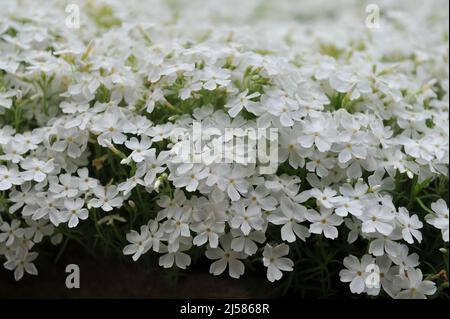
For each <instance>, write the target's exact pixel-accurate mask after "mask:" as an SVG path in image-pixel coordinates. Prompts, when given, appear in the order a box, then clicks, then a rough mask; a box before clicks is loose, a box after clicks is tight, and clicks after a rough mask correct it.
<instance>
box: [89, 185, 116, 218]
mask: <svg viewBox="0 0 450 319" xmlns="http://www.w3.org/2000/svg"><path fill="white" fill-rule="evenodd" d="M94 195H95V196H96V198H93V199H91V200H90V201H89V205H90V206H92V207H95V208H101V209H103V210H104V211H105V212H110V211H112V210H113V209H114V208H115V207H121V206H122V203H123V197H122V196H118V195H119V190H118V189H117V186H115V185H111V186H106V187H103V186H97V187H96V188H94Z"/></svg>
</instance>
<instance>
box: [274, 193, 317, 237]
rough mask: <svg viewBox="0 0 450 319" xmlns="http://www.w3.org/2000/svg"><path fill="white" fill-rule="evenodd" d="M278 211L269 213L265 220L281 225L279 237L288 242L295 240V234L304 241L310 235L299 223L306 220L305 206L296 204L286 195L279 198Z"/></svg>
mask: <svg viewBox="0 0 450 319" xmlns="http://www.w3.org/2000/svg"><path fill="white" fill-rule="evenodd" d="M280 202H281V204H280V213H281V214H278V213H275V214H270V215H269V216H268V217H267V220H268V221H269V222H271V223H272V224H275V225H283V227H281V239H282V240H285V241H287V242H289V243H293V242H295V240H296V236H297V237H298V238H300V239H301V240H303V241H305V240H306V238H307V237H309V236H310V233H309V231H308V228H307V227H305V226H303V225H301V224H300V223H301V222H304V221H305V220H306V218H305V216H306V214H307V211H306V208H305V207H304V206H302V205H300V204H297V203H295V202H293V201H292V200H290V199H289V198H287V197H282V198H281V201H280Z"/></svg>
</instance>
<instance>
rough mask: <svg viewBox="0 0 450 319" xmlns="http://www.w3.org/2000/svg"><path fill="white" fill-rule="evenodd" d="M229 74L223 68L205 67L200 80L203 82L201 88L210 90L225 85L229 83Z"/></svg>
mask: <svg viewBox="0 0 450 319" xmlns="http://www.w3.org/2000/svg"><path fill="white" fill-rule="evenodd" d="M229 78H230V74H229V73H228V71H227V70H225V69H219V68H211V67H207V68H206V69H205V71H204V72H203V77H202V78H201V80H202V81H203V82H204V83H203V88H204V89H206V90H208V91H212V90H215V89H216V88H217V87H218V86H219V87H221V86H227V85H228V84H229V83H230V80H229Z"/></svg>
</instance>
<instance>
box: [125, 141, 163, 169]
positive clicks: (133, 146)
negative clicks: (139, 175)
mask: <svg viewBox="0 0 450 319" xmlns="http://www.w3.org/2000/svg"><path fill="white" fill-rule="evenodd" d="M125 146H126V147H127V148H128V149H130V150H132V151H133V152H132V153H131V154H130V156H129V157H128V158H131V159H132V160H133V161H135V162H136V163H140V162H142V161H143V160H144V159H145V158H146V157H147V156H151V155H152V154H153V155H154V153H155V151H156V150H155V149H150V147H151V146H152V142H151V141H150V139H149V138H148V137H147V136H143V137H142V138H141V141H140V142H139V141H138V139H137V138H135V137H132V138H131V139H130V140H129V141H126V142H125Z"/></svg>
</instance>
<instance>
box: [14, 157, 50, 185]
mask: <svg viewBox="0 0 450 319" xmlns="http://www.w3.org/2000/svg"><path fill="white" fill-rule="evenodd" d="M20 166H21V167H22V168H23V169H24V170H25V171H24V172H22V177H23V179H24V180H26V181H35V182H38V183H40V182H42V181H44V180H45V179H46V178H47V174H49V173H51V172H52V171H53V169H54V165H53V160H49V161H47V162H44V161H41V160H38V159H37V158H34V157H28V158H26V159H25V160H24V161H23V162H22V163H21V164H20Z"/></svg>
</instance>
